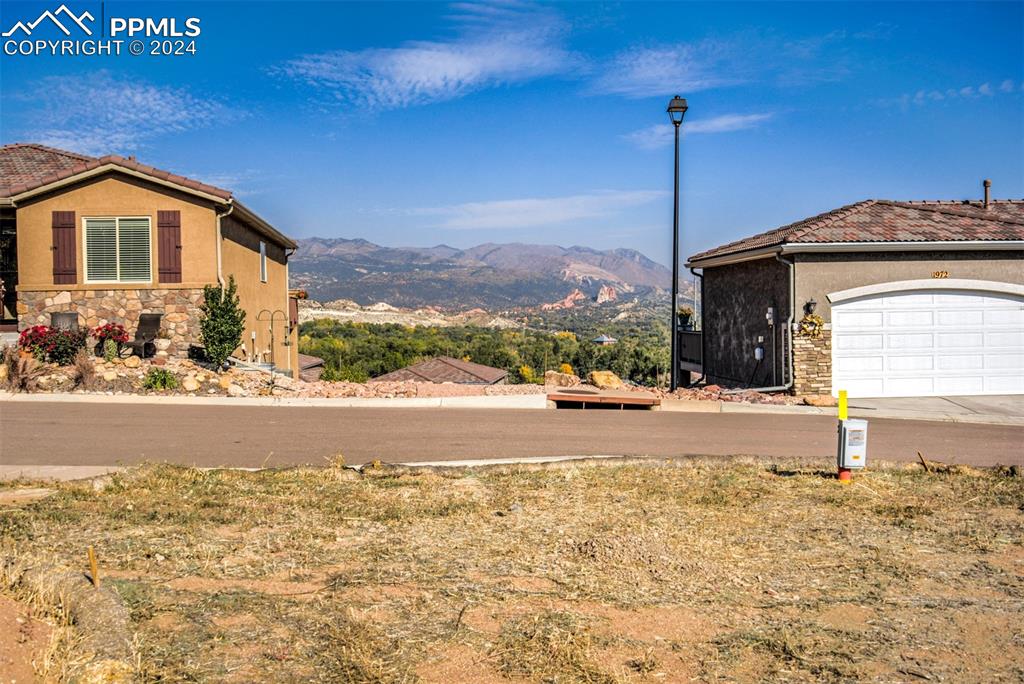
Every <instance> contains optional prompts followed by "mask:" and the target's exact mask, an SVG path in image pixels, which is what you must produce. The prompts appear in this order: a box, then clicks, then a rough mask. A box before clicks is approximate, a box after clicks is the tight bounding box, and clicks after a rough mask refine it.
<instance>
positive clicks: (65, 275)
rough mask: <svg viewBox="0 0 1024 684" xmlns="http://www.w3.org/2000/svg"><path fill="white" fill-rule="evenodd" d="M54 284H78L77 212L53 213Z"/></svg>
mask: <svg viewBox="0 0 1024 684" xmlns="http://www.w3.org/2000/svg"><path fill="white" fill-rule="evenodd" d="M51 225H52V226H53V247H51V249H52V250H53V283H54V284H55V285H74V284H75V283H77V282H78V250H77V248H76V244H77V243H76V241H75V212H73V211H55V212H53V223H52V224H51Z"/></svg>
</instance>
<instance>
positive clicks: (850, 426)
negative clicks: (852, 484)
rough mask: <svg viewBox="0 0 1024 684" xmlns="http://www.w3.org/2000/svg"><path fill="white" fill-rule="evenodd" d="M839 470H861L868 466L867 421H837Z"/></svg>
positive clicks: (852, 419)
mask: <svg viewBox="0 0 1024 684" xmlns="http://www.w3.org/2000/svg"><path fill="white" fill-rule="evenodd" d="M837 462H838V465H839V467H840V468H863V467H865V466H866V465H867V464H868V421H866V420H863V419H860V418H848V419H846V420H841V421H839V453H838V454H837Z"/></svg>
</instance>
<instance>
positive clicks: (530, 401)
mask: <svg viewBox="0 0 1024 684" xmlns="http://www.w3.org/2000/svg"><path fill="white" fill-rule="evenodd" d="M5 401H9V402H30V403H31V402H43V403H49V402H57V403H60V402H69V403H94V404H135V405H147V404H149V405H160V406H286V407H287V406H290V407H300V406H307V407H319V408H474V409H531V410H533V409H545V408H547V407H548V406H547V395H544V394H513V395H500V396H470V397H410V398H398V397H396V398H392V399H383V398H370V397H365V398H364V397H347V398H335V399H326V398H324V399H316V398H305V397H220V396H218V397H201V396H196V397H192V396H178V395H175V396H166V397H163V396H155V395H138V394H114V395H110V394H70V393H54V394H45V393H44V394H11V393H9V392H0V403H3V402H5ZM661 410H662V411H669V412H672V411H677V412H686V413H773V414H782V415H807V416H835V415H836V409H835V408H834V407H818V406H793V405H788V404H782V405H780V404H746V403H743V402H732V401H691V400H686V399H663V400H662V402H661ZM850 415H851V416H853V417H857V418H887V419H894V420H921V421H931V422H943V423H970V424H975V425H1011V426H1015V425H1021V426H1024V416H1004V415H993V414H980V413H947V412H942V411H906V410H899V409H887V410H883V409H874V408H859V407H857V406H851V407H850Z"/></svg>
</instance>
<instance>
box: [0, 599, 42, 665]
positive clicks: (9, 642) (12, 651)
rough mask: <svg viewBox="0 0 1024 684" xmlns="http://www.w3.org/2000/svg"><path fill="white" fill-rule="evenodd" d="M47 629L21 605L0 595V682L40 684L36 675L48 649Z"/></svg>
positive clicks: (26, 607)
mask: <svg viewBox="0 0 1024 684" xmlns="http://www.w3.org/2000/svg"><path fill="white" fill-rule="evenodd" d="M51 631H52V630H51V628H50V626H49V625H47V624H46V623H45V622H42V621H41V620H36V619H35V618H33V617H32V616H31V613H30V611H29V609H28V606H26V605H25V604H23V603H19V602H18V601H15V600H14V599H11V598H8V597H6V596H0V681H3V682H18V683H19V684H20V683H21V682H25V683H26V684H27V683H28V682H37V681H42V679H41V678H40V677H39V675H38V672H39V670H40V669H41V664H42V661H43V658H44V657H45V654H46V651H47V649H48V648H49V646H50V632H51Z"/></svg>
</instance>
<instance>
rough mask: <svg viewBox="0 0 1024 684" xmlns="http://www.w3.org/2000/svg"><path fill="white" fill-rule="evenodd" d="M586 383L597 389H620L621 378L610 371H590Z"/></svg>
mask: <svg viewBox="0 0 1024 684" xmlns="http://www.w3.org/2000/svg"><path fill="white" fill-rule="evenodd" d="M587 382H589V383H590V384H591V385H593V386H594V387H597V388H598V389H621V388H622V378H620V377H619V376H618V375H616V374H615V373H612V372H611V371H590V374H588V375H587Z"/></svg>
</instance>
